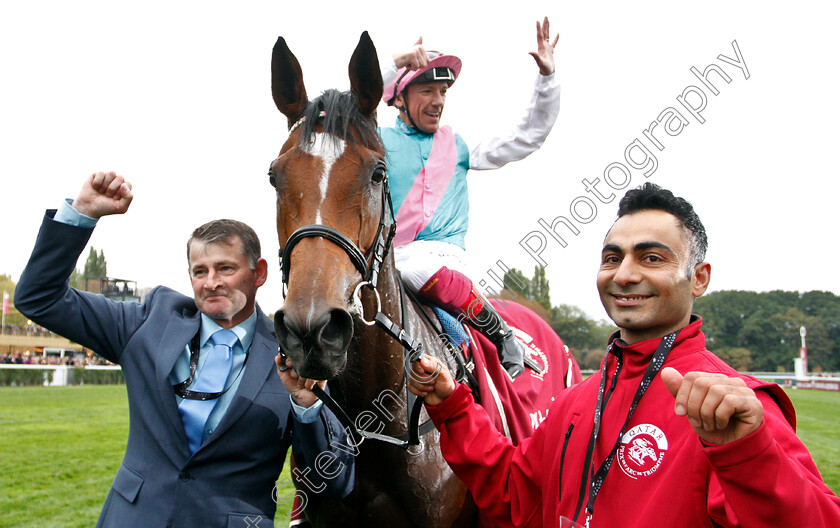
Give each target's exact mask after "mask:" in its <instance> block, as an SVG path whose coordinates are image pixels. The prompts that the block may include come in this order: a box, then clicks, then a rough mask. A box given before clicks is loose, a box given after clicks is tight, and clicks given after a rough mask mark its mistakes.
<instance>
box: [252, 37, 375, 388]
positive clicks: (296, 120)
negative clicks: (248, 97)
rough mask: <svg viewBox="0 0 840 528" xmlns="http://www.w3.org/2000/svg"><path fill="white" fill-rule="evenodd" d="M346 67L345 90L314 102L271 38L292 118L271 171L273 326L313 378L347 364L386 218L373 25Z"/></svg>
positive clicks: (285, 109)
mask: <svg viewBox="0 0 840 528" xmlns="http://www.w3.org/2000/svg"><path fill="white" fill-rule="evenodd" d="M349 71H350V87H351V89H350V91H349V92H343V93H342V92H338V91H335V90H328V91H326V92H324V93H323V94H322V95H321V96H320V97H318V98H317V99H315V100H314V101H312V102H311V103H310V102H309V101H308V100H307V97H306V88H305V87H304V84H303V75H302V72H301V68H300V64H299V63H298V61H297V59H296V58H295V56H294V55H293V54H292V52H291V51H290V50H289V48H288V46H287V45H286V42H285V40H283V38H282V37H281V38H279V39H278V40H277V44H276V45H275V46H274V52H273V54H272V59H271V75H272V79H271V89H272V94H273V96H274V102H275V104H276V105H277V108H278V109H279V110H280V111H281V112H282V113H283V114H284V115H285V116H286V117H287V118H288V121H289V127H290V134H289V138H288V139H287V140H286V143H285V144H284V145H283V147H282V149H281V150H280V155H279V156H278V157H277V159H276V160H274V162H273V163H272V164H271V171H270V173H269V175H270V178H271V183H272V185H274V187H275V188H276V190H277V235H278V238H279V241H280V246H281V259H282V271H283V280H284V287H286V288H287V292H286V299H285V303H284V305H283V308H282V309H280V310H279V311H278V312H277V314H276V316H275V319H274V326H275V328H276V330H277V336H278V339H279V341H280V346H281V348H282V349H283V351H284V352H285V354H286V355H287V356H288V357H289V359H291V361H292V364H293V365H294V367H295V369H296V370H297V371H298V372H299V373H300V374H301V375H302V376H305V377H308V378H314V379H331V378H332V377H334V376H335V375H336V374H337V373H339V372H340V371H341V370H342V368H343V367H344V366H345V364H346V361H347V358H346V352H347V348H348V346H349V345H350V340H351V339H352V337H353V326H354V323H353V313H354V308H353V306H354V304H353V302H352V299H353V292H354V290H355V288H356V287H357V285H359V284H360V283H361V282H362V281H364V280H366V279H368V278H369V277H366V276H365V275H368V274H369V272H368V269H369V267H370V265H371V262H372V260H375V259H373V255H372V253H374V251H373V248H374V246H375V245H376V242H377V240H379V239H381V237H380V235H379V234H380V232H383V236H384V231H383V230H382V224H383V221H384V220H390V215H385V214H384V212H385V210H386V207H388V204H387V200H386V193H385V191H384V190H385V189H387V180H386V177H385V163H384V150H383V147H382V143H381V141H380V139H379V135H378V133H377V130H376V117H375V116H376V107H377V105H378V103H379V99H380V98H381V97H382V77H381V74H380V72H379V61H378V58H377V55H376V49H375V48H374V46H373V43H372V42H371V40H370V37H369V36H368V34H367V32H365V33H363V34H362V36H361V38H360V39H359V44H358V46H357V47H356V50H355V51H354V52H353V56H352V58H351V59H350V67H349Z"/></svg>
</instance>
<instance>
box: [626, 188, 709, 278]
mask: <svg viewBox="0 0 840 528" xmlns="http://www.w3.org/2000/svg"><path fill="white" fill-rule="evenodd" d="M650 209H655V210H659V211H665V212H666V213H670V214H672V215H674V216H675V217H677V219H678V220H679V221H680V225H682V227H683V229H685V231H686V234H687V235H688V242H689V248H690V253H689V262H688V274H689V276H690V275H691V272H692V270H693V269H694V266H696V265H697V264H699V263H701V262H703V260H704V259H705V258H706V249H707V248H708V247H709V240H708V238H707V237H706V228H705V227H703V222H701V221H700V217H699V216H697V213H696V212H695V211H694V207H692V206H691V204H690V203H689V202H688V201H687V200H686V199H684V198H680V197H679V196H674V193H672V192H671V191H669V190H668V189H663V188H662V187H660V186H658V185H656V184H655V183H650V182H645V184H644V185H641V186H639V187H637V188H635V189H630V190H629V191H627V193H626V194H625V195H624V197H623V198H622V199H621V201H620V202H618V217H619V218H621V217H622V216H624V215H628V214H633V213H637V212H639V211H645V210H650Z"/></svg>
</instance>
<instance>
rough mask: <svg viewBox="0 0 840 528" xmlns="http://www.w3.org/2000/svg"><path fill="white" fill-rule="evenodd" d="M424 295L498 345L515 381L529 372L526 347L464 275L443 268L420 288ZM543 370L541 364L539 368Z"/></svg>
mask: <svg viewBox="0 0 840 528" xmlns="http://www.w3.org/2000/svg"><path fill="white" fill-rule="evenodd" d="M420 294H421V295H423V296H424V297H426V298H427V299H430V300H432V301H433V302H436V303H439V304H440V305H441V307H442V308H444V309H445V310H447V311H449V312H451V313H453V314H454V315H455V316H456V317H459V318H466V320H467V321H469V322H470V324H471V325H472V326H473V327H475V328H476V329H477V330H478V331H479V332H481V333H482V334H484V335H485V336H487V338H488V339H489V340H490V341H491V342H492V343H493V344H494V345H496V351H497V352H498V354H499V360H500V361H501V363H502V367H504V369H505V370H506V371H507V373H508V375H509V376H510V378H511V379H514V378H516V377H517V376H519V375H520V374H522V371H523V370H525V366H524V361H525V359H524V358H525V347H524V345H523V344H522V343H521V342H520V341H519V340H518V339H516V336H514V335H513V331H512V330H511V329H510V327H509V326H508V325H507V323H505V321H504V320H503V319H502V317H501V316H500V315H499V312H497V311H496V310H495V309H494V308H493V306H492V305H491V304H490V303H489V302H488V301H487V300H486V299H485V298H484V297H482V296H481V294H479V293H478V291H476V289H475V287H474V286H473V283H472V281H471V280H470V279H469V278H468V277H467V276H466V275H464V274H463V273H460V272H458V271H455V270H451V269H449V268H447V267H442V268H441V269H440V270H438V271H437V272H436V273H435V274H434V275H432V277H431V278H430V279H429V280H428V281H427V282H426V284H424V285H423V287H422V288H420ZM535 367H536V368H537V369H539V366H538V365H535Z"/></svg>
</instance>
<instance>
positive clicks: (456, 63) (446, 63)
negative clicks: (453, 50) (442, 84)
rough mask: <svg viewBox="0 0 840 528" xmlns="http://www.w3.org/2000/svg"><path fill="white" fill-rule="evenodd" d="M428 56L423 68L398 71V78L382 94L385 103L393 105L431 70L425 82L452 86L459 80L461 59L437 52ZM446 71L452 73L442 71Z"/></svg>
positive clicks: (403, 68) (431, 52)
mask: <svg viewBox="0 0 840 528" xmlns="http://www.w3.org/2000/svg"><path fill="white" fill-rule="evenodd" d="M428 54H429V57H430V59H429V63H428V64H427V65H426V66H424V67H423V68H420V69H418V70H409V69H407V68H405V67H402V68H400V69H399V70H397V77H396V79H395V80H394V82H392V83H391V84H389V85H388V86H387V87H385V92H384V93H383V94H382V100H383V101H385V102H386V103H387V104H389V105H393V104H394V99H396V98H397V96H398V95H400V94H401V93H402V92H403V90H405V87H406V86H408V85H409V84H411V82H412V81H414V80H415V79H417V78H418V77H420V76H421V75H423V74H424V73H426V72H428V71H430V70H432V71H431V74H430V75H426V76H425V77H429V79H425V80H428V81H449V85H450V86H452V84H453V83H454V82H455V79H457V78H458V74H459V73H461V59H459V58H458V57H456V56H455V55H446V54H444V53H440V52H437V51H430V52H428ZM444 69H448V70H450V71H442V70H444Z"/></svg>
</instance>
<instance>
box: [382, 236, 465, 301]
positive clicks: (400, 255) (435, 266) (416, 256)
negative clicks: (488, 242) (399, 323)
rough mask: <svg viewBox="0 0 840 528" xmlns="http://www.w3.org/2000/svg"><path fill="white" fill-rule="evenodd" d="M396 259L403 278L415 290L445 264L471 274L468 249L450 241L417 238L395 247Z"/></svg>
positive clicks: (452, 268) (455, 269)
mask: <svg viewBox="0 0 840 528" xmlns="http://www.w3.org/2000/svg"><path fill="white" fill-rule="evenodd" d="M394 260H395V261H396V264H397V269H398V270H400V274H401V275H402V278H403V280H404V281H405V283H406V284H408V286H409V288H411V289H412V290H413V291H415V292H416V291H419V290H420V288H422V287H423V285H424V284H426V282H427V281H428V280H429V279H430V278H431V277H432V275H434V274H435V273H437V271H438V270H439V269H440V268H442V267H444V266H446V267H447V268H449V269H451V270H454V271H458V272H460V273H463V274H464V275H467V276H469V273H468V269H467V264H466V251H464V249H463V248H462V247H461V246H458V245H455V244H450V243H449V242H440V241H438V240H415V241H414V242H409V243H408V244H405V245H402V246H400V247H398V248H394Z"/></svg>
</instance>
